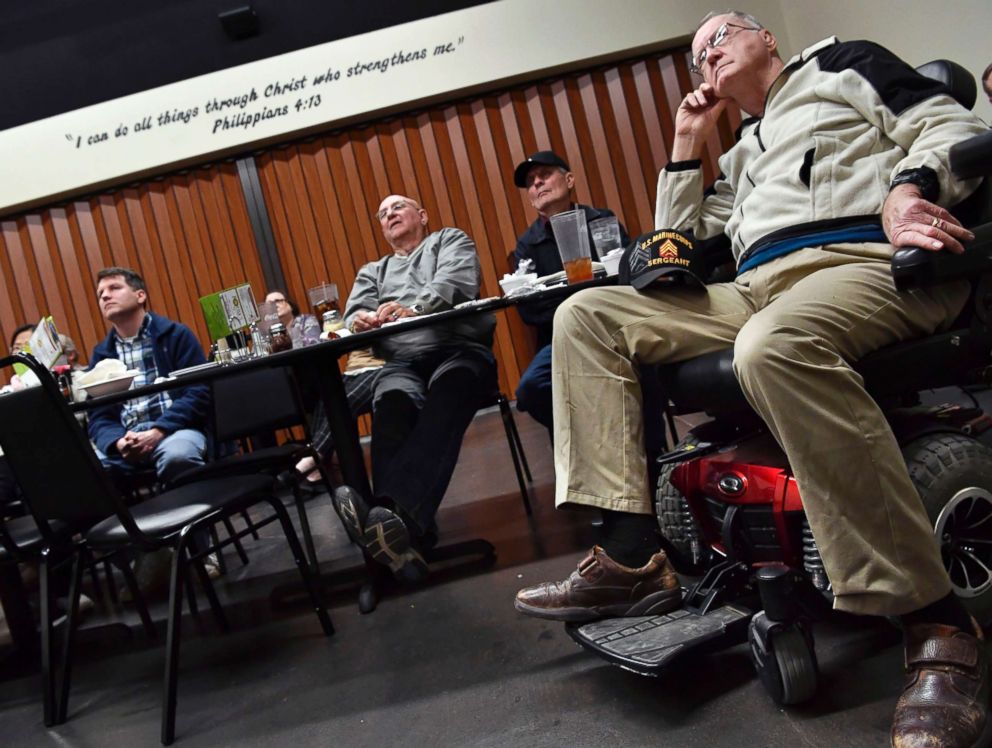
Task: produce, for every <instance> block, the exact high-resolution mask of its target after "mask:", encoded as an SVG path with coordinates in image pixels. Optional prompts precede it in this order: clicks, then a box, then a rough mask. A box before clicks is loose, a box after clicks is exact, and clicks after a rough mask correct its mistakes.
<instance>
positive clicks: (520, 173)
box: [513, 151, 571, 188]
mask: <svg viewBox="0 0 992 748" xmlns="http://www.w3.org/2000/svg"><path fill="white" fill-rule="evenodd" d="M538 164H541V165H543V166H558V167H560V168H562V169H564V170H565V171H571V169H570V168H569V166H568V164H566V163H565V159H563V158H562V157H561V156H559V155H558V154H557V153H555V152H554V151H538V152H537V153H533V154H531V155H530V156H528V157H527V159H526V160H525V161H521V162H520V163H519V164H517V168H516V169H514V170H513V183H514V184H515V185H517V187H521V188H522V187H526V186H527V172H529V171H530V168H531V167H532V166H537V165H538Z"/></svg>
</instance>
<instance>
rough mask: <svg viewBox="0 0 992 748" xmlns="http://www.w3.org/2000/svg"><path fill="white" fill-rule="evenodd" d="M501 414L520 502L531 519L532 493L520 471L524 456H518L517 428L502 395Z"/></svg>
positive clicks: (500, 399) (500, 401) (500, 400)
mask: <svg viewBox="0 0 992 748" xmlns="http://www.w3.org/2000/svg"><path fill="white" fill-rule="evenodd" d="M499 412H500V415H501V416H502V417H503V428H504V430H505V431H506V443H507V446H509V448H510V458H511V459H512V460H513V470H514V472H515V473H516V474H517V485H518V486H519V487H520V500H521V501H523V503H524V511H525V512H526V513H527V516H528V517H529V516H531V514H532V511H531V508H530V493H529V492H528V491H527V484H526V483H525V482H524V476H523V473H522V472H521V470H520V458H521V457H522V456H523V455H522V453H521V455H518V454H517V446H516V444H515V442H514V439H513V434H514V431H515V428H516V427H515V426H514V425H513V413H511V412H510V406H509V403H507V401H506V398H505V397H503V396H502V395H500V397H499ZM518 438H519V437H518Z"/></svg>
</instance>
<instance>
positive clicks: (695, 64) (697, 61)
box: [689, 23, 761, 75]
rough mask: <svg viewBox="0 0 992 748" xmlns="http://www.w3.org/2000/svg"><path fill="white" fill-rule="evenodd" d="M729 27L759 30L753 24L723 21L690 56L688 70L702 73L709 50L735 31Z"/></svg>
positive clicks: (720, 43)
mask: <svg viewBox="0 0 992 748" xmlns="http://www.w3.org/2000/svg"><path fill="white" fill-rule="evenodd" d="M730 29H740V30H742V31H761V29H760V28H754V27H753V26H741V25H740V24H737V23H725V24H723V25H722V26H720V28H718V29H717V30H716V32H715V33H714V34H713V36H711V37H710V38H709V39H707V40H706V44H704V45H703V48H702V49H701V50H700V51H699V52H698V53H697V54H695V55H693V56H692V61H691V63H690V65H689V70H690V71H691V72H693V73H695V74H696V75H702V74H703V65H705V64H706V58H707V57H709V54H710V52H709V51H710V50H711V49H716V48H717V47H719V46H721V45H722V44H723V43H724V42H726V41H727V39H729V38H730V37H731V36H733V35H734V33H735V32H733V31H731V30H730Z"/></svg>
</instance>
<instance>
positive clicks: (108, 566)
mask: <svg viewBox="0 0 992 748" xmlns="http://www.w3.org/2000/svg"><path fill="white" fill-rule="evenodd" d="M124 563H125V564H127V563H128V560H127V559H124ZM130 568H131V567H130V566H128V569H130ZM103 575H104V576H105V577H106V578H107V592H109V593H110V602H111V603H113V604H114V605H117V604H119V603H120V599H119V598H118V597H117V580H116V579H115V578H114V567H113V564H112V563H111V561H110V559H109V558H108V559H107V560H106V561H104V562H103ZM132 576H133V575H132ZM132 594H133V593H132ZM132 599H134V598H132Z"/></svg>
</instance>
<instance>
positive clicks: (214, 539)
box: [210, 525, 230, 574]
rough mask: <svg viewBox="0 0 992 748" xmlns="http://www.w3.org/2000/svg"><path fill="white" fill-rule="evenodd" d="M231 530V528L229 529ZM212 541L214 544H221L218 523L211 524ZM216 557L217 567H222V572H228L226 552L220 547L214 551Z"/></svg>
mask: <svg viewBox="0 0 992 748" xmlns="http://www.w3.org/2000/svg"><path fill="white" fill-rule="evenodd" d="M228 532H230V530H228ZM210 542H211V543H213V544H214V545H220V536H219V535H218V534H217V525H211V526H210ZM214 557H215V558H216V559H217V568H218V569H220V573H221V574H227V561H226V560H225V558H224V553H223V552H222V551H221V550H220V549H219V548H218V549H217V550H216V551H215V552H214Z"/></svg>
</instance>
